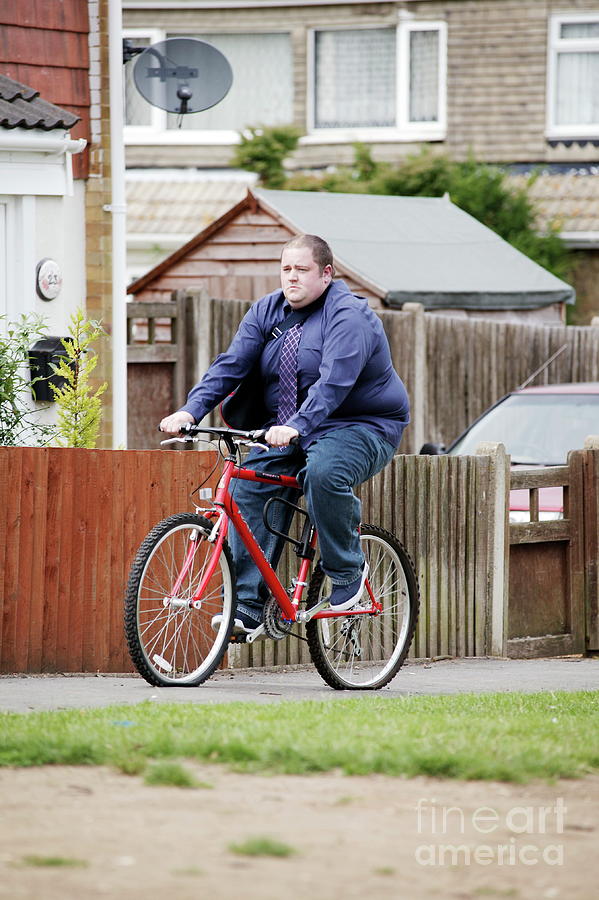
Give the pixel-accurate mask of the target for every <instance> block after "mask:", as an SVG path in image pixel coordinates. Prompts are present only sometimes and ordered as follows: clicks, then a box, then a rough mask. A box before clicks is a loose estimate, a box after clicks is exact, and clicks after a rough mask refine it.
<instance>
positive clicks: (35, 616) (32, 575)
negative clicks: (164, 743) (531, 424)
mask: <svg viewBox="0 0 599 900" xmlns="http://www.w3.org/2000/svg"><path fill="white" fill-rule="evenodd" d="M211 467H212V456H211V455H209V454H206V453H168V452H160V451H133V450H127V451H118V450H117V451H111V450H97V451H96V450H70V449H39V448H9V447H1V448H0V589H1V601H0V671H1V672H4V673H6V672H77V671H86V672H94V671H102V672H122V671H128V670H129V669H130V665H129V661H128V658H127V654H126V651H125V648H124V643H123V634H122V632H123V628H122V618H123V616H122V603H123V592H124V586H125V583H126V579H127V572H128V569H129V566H130V563H131V560H132V557H133V555H134V552H135V550H136V548H137V546H138V545H139V544H140V542H141V540H142V539H143V537H144V536H145V534H146V533H147V532H148V531H149V529H150V528H151V527H152V525H154V524H155V523H156V522H157V521H159V520H160V519H161V518H163V517H165V516H166V515H169V514H171V513H173V512H181V511H185V510H189V509H193V503H192V501H190V499H189V494H190V492H191V490H192V489H193V488H194V487H196V486H197V484H198V483H199V482H200V481H201V480H202V479H203V478H204V477H205V476H206V475H207V473H208V472H209V471H210V469H211ZM492 484H493V467H492V464H491V460H490V458H489V457H482V456H481V457H469V458H462V459H457V458H456V459H449V458H437V457H406V458H402V457H398V458H396V459H395V460H394V463H393V464H392V466H390V467H389V468H388V469H386V470H385V471H384V472H383V473H382V474H381V475H379V476H378V477H377V478H375V479H374V480H373V481H372V482H371V483H370V484H369V485H368V486H367V487H366V488H365V490H364V510H365V512H364V518H365V520H370V521H372V522H377V523H380V524H381V525H383V527H386V528H388V529H390V530H392V531H395V532H397V533H398V534H399V535H400V536H401V537H403V538H404V540H405V542H406V545H407V547H408V549H409V551H410V553H411V554H412V556H413V558H414V561H415V563H416V566H417V569H418V573H419V580H420V587H421V595H422V613H421V620H420V625H419V629H418V635H417V638H416V642H415V645H414V648H413V655H416V656H426V657H428V656H440V655H442V656H445V655H447V656H453V655H457V656H463V655H483V656H484V655H487V654H488V653H490V652H492V648H493V645H494V643H495V644H496V643H497V640H496V638H494V637H493V633H492V617H491V607H492V602H493V592H494V590H495V586H496V584H497V578H498V577H499V579H500V581H501V590H502V589H503V576H502V574H501V566H499V568H498V567H497V560H496V559H494V557H493V554H492V552H491V548H492V543H491V542H490V541H489V534H490V527H491V525H492V521H493V516H494V512H493V502H489V500H488V498H489V496H495V493H496V492H495V491H494V489H493V487H492ZM306 661H308V657H307V654H306V645H305V643H303V642H302V641H298V640H297V639H292V638H289V639H287V640H286V641H284V642H281V643H276V644H275V643H274V642H270V641H269V642H257V643H255V644H254V645H253V647H252V648H251V649H250V648H249V647H247V648H242V649H241V652H240V653H238V654H237V655H235V654H233V655H231V658H230V664H231V665H258V664H259V665H280V664H283V663H285V664H288V663H294V662H306Z"/></svg>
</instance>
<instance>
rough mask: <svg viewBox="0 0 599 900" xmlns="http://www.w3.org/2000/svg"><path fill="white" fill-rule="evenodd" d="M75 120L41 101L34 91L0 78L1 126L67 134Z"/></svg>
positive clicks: (61, 110) (71, 114)
mask: <svg viewBox="0 0 599 900" xmlns="http://www.w3.org/2000/svg"><path fill="white" fill-rule="evenodd" d="M78 121H79V116H76V115H75V114H74V113H71V112H67V110H66V109H61V107H60V106H55V105H54V104H53V103H48V101H47V100H42V98H41V97H40V92H39V91H36V90H35V89H34V88H30V87H27V85H25V84H21V83H20V82H19V81H14V80H13V79H12V78H8V77H7V76H6V75H0V127H2V128H36V129H41V130H42V131H52V130H53V129H54V128H62V129H64V130H66V131H68V130H69V129H71V128H72V127H73V125H75V124H76V123H77V122H78Z"/></svg>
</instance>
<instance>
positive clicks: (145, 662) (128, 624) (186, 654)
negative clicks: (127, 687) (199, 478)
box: [125, 513, 237, 687]
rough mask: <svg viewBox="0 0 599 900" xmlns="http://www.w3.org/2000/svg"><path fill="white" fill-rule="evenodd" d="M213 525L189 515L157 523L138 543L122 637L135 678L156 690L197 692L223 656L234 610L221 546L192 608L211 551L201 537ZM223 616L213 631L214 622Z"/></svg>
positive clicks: (227, 556) (226, 553) (227, 559)
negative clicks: (188, 558) (196, 605)
mask: <svg viewBox="0 0 599 900" xmlns="http://www.w3.org/2000/svg"><path fill="white" fill-rule="evenodd" d="M212 528H213V523H212V522H210V521H209V520H208V519H205V518H204V517H203V516H198V515H194V514H193V513H179V514H177V515H174V516H169V517H168V518H167V519H163V520H162V522H159V523H158V524H157V525H155V526H154V528H153V529H152V530H151V531H150V533H149V534H148V536H147V537H146V538H145V540H144V541H143V543H142V544H141V546H140V548H139V550H138V551H137V554H136V556H135V559H134V561H133V565H132V566H131V571H130V574H129V581H128V583H127V590H126V594H125V637H126V640H127V646H128V648H129V655H130V657H131V660H132V662H133V665H134V666H135V668H136V669H137V671H138V672H139V674H140V675H142V676H143V677H144V678H145V680H146V681H148V682H149V683H150V684H152V685H157V686H161V687H173V686H177V687H187V686H188V687H195V686H197V685H199V684H202V682H203V681H205V680H206V679H207V678H209V677H210V675H212V673H213V672H214V671H215V670H216V668H217V667H218V666H219V665H220V662H221V660H222V658H223V656H224V655H225V652H226V650H227V646H228V644H229V638H230V636H231V631H232V628H233V621H234V617H235V609H236V606H237V598H236V587H235V569H234V566H233V559H232V556H231V551H230V549H229V547H228V545H227V543H226V542H225V543H224V544H223V547H222V553H221V554H220V558H219V561H218V565H217V567H216V569H215V572H214V574H213V576H212V578H211V579H210V581H209V583H208V586H207V590H206V591H205V592H204V595H203V597H202V598H200V599H201V604H202V605H201V608H200V609H195V608H192V607H191V605H190V604H191V600H192V598H193V597H194V595H195V592H196V591H197V588H198V585H199V583H200V579H201V577H202V574H203V573H204V572H205V570H206V567H207V565H208V564H209V562H210V561H211V559H212V557H213V555H214V553H215V552H216V547H215V544H214V543H209V542H208V541H207V540H206V538H207V537H208V535H209V534H210V532H211V531H212ZM190 541H194V543H195V549H194V551H193V557H192V560H191V564H190V567H189V570H188V572H187V573H186V575H185V577H184V578H183V581H182V583H181V585H180V588H179V590H178V592H177V596H176V597H173V596H171V593H172V589H173V586H174V585H175V583H176V581H177V579H178V577H179V573H180V571H181V566H182V563H183V561H184V560H185V558H186V556H187V554H188V552H189V551H190ZM217 614H220V615H221V616H222V618H221V621H220V624H219V626H218V630H216V631H215V630H213V629H212V625H211V622H212V618H213V616H215V615H217Z"/></svg>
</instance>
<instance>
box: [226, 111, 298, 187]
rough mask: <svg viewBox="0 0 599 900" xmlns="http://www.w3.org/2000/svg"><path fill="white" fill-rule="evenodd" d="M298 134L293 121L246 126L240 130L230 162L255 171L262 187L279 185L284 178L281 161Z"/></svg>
mask: <svg viewBox="0 0 599 900" xmlns="http://www.w3.org/2000/svg"><path fill="white" fill-rule="evenodd" d="M300 136H301V132H300V131H299V129H298V128H295V127H294V126H293V125H275V126H273V127H270V128H266V127H257V128H248V129H247V131H243V132H241V133H240V143H239V144H238V145H237V147H236V148H235V153H234V156H233V164H234V165H236V166H239V168H241V169H245V170H246V171H249V172H255V173H256V174H257V175H258V177H259V178H260V183H261V184H262V185H264V187H266V188H281V187H283V186H284V184H285V180H286V174H285V169H284V167H283V162H284V160H285V159H286V157H287V156H289V154H290V153H292V152H293V150H295V148H296V147H297V142H298V141H299V139H300Z"/></svg>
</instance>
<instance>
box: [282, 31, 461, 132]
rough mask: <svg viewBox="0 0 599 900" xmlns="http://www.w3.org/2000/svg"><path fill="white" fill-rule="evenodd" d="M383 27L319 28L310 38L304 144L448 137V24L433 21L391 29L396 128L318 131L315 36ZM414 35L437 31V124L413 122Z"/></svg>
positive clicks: (312, 32)
mask: <svg viewBox="0 0 599 900" xmlns="http://www.w3.org/2000/svg"><path fill="white" fill-rule="evenodd" d="M375 27H376V28H381V27H387V26H384V25H377V26H374V25H363V26H356V25H347V26H341V27H339V28H336V27H334V26H333V27H330V26H326V25H323V26H320V27H318V28H314V29H311V31H310V33H309V35H308V98H307V119H308V134H307V135H306V136H305V137H303V138H301V139H300V143H302V144H319V143H335V144H337V143H348V142H352V141H368V142H381V143H382V142H386V141H442V140H444V139H445V137H446V135H447V99H446V98H447V23H446V22H444V21H432V20H430V19H426V20H422V21H418V20H416V19H409V20H403V21H400V22H399V23H398V24H397V25H390V26H388V27H390V28H395V30H396V61H397V65H396V79H397V83H396V102H397V107H396V125H395V126H394V127H381V128H372V127H369V128H317V127H316V124H315V104H314V96H315V86H316V85H315V78H316V34H317V33H318V32H321V31H347V30H352V31H357V30H358V29H360V30H364V31H368V30H372V29H373V28H375ZM412 31H437V32H438V33H439V93H438V98H437V103H438V110H439V119H438V121H437V122H410V121H409V120H408V107H409V66H410V60H409V47H410V34H411V32H412Z"/></svg>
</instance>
